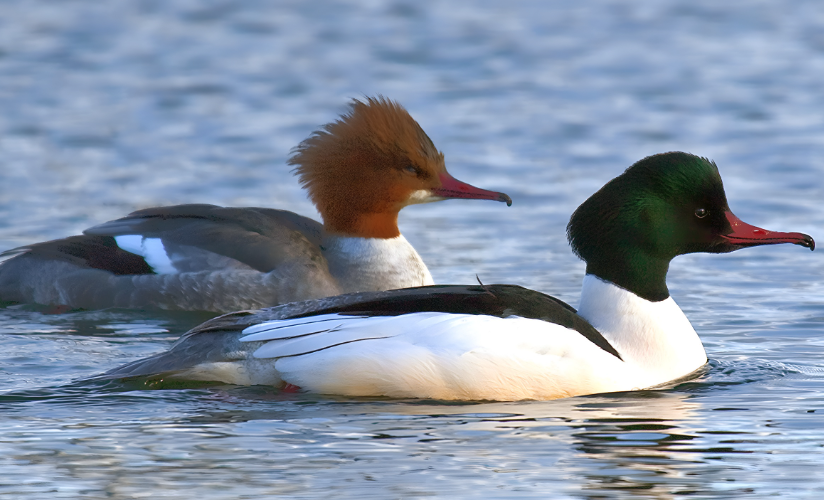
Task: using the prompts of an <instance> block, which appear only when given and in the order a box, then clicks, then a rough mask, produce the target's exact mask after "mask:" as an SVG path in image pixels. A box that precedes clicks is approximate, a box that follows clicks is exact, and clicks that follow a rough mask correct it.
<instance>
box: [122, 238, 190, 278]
mask: <svg viewBox="0 0 824 500" xmlns="http://www.w3.org/2000/svg"><path fill="white" fill-rule="evenodd" d="M114 241H115V242H117V246H119V247H120V248H122V249H123V250H125V251H127V252H131V253H133V254H135V255H139V256H141V257H143V260H145V261H146V263H147V264H149V266H151V268H152V270H153V271H154V272H156V273H157V274H176V273H177V268H175V266H174V264H172V261H171V259H169V255H168V253H167V252H166V248H165V247H164V246H163V241H162V240H161V239H160V238H145V237H143V236H142V235H140V234H123V235H120V236H115V237H114Z"/></svg>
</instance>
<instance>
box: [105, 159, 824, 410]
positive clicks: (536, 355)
mask: <svg viewBox="0 0 824 500" xmlns="http://www.w3.org/2000/svg"><path fill="white" fill-rule="evenodd" d="M567 233H568V239H569V242H570V244H571V246H572V249H573V251H574V252H575V253H576V254H577V255H578V256H579V257H581V258H582V259H583V260H585V261H586V263H587V271H586V272H587V274H586V276H585V277H584V284H583V289H582V291H581V304H580V307H579V310H578V311H577V313H576V311H575V309H573V308H572V307H570V306H568V305H567V304H565V303H563V302H561V301H560V300H558V299H555V298H552V297H550V296H547V295H544V294H542V293H540V292H535V291H531V290H527V289H524V288H521V287H518V286H513V285H491V286H456V285H452V286H434V287H422V288H414V289H407V290H393V291H386V292H373V293H361V294H349V295H343V296H340V297H329V298H325V299H321V300H317V301H307V302H301V303H296V304H287V305H283V306H280V307H275V308H270V309H264V310H261V311H257V312H249V311H246V312H239V313H234V314H229V315H225V316H222V317H219V318H215V319H213V320H211V321H209V322H206V323H204V324H203V325H201V326H199V327H197V328H195V329H194V330H192V331H190V332H188V333H187V334H186V335H184V336H183V337H182V338H181V339H180V340H178V342H177V343H176V344H175V345H173V346H172V348H171V349H170V350H169V351H167V352H166V353H163V354H159V355H156V356H153V357H151V358H147V359H144V360H141V361H136V362H134V363H132V364H129V365H126V366H124V367H121V368H118V369H115V370H113V371H111V372H109V373H107V374H104V375H102V377H105V378H128V377H147V376H148V377H153V378H167V379H187V380H206V381H217V382H225V383H231V384H271V385H275V386H279V387H286V388H288V389H294V390H296V389H297V388H300V389H301V390H306V391H312V392H316V393H326V394H340V395H346V396H389V397H397V398H432V399H447V400H521V399H554V398H560V397H567V396H576V395H582V394H593V393H602V392H614V391H626V390H634V389H642V388H649V387H654V386H658V385H661V384H664V383H666V382H670V381H673V380H676V379H679V378H682V377H685V376H687V375H689V374H690V373H692V372H694V371H695V370H697V369H699V368H701V367H702V366H703V365H704V364H705V363H706V361H707V356H706V353H705V352H704V347H703V345H702V344H701V340H700V339H699V338H698V335H696V333H695V330H693V328H692V326H691V325H690V323H689V321H688V320H687V318H686V316H684V313H683V312H681V309H679V308H678V306H677V305H676V304H675V301H673V299H672V298H671V297H670V296H669V292H668V290H667V284H666V275H667V268H668V266H669V263H670V260H672V258H673V257H675V256H677V255H681V254H686V253H690V252H709V253H722V252H732V251H734V250H738V249H740V248H744V247H750V246H756V245H769V244H776V243H795V244H798V245H802V246H805V247H808V248H810V249H813V248H814V247H815V242H814V241H813V239H812V238H811V237H810V236H808V235H806V234H801V233H779V232H772V231H766V230H764V229H760V228H757V227H754V226H751V225H749V224H745V223H744V222H742V221H741V220H740V219H738V218H737V217H736V216H735V215H733V214H732V212H730V210H729V208H728V206H727V199H726V195H725V193H724V187H723V185H722V183H721V177H720V175H719V174H718V169H717V167H716V166H715V163H713V162H710V161H708V160H706V159H704V158H699V157H697V156H693V155H690V154H686V153H678V152H675V153H665V154H659V155H655V156H650V157H648V158H645V159H643V160H641V161H639V162H638V163H636V164H634V165H633V166H631V167H630V168H629V169H627V170H626V172H624V173H623V174H622V175H620V176H618V177H617V178H615V179H613V180H612V181H610V182H609V183H607V184H606V185H605V186H604V187H603V188H602V189H601V190H600V191H598V192H597V193H595V194H594V195H592V196H591V197H590V198H589V199H588V200H586V201H585V202H584V203H583V204H582V205H581V206H580V207H578V209H577V210H576V211H575V213H574V214H573V215H572V218H571V219H570V222H569V225H568V226H567Z"/></svg>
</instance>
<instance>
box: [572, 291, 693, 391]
mask: <svg viewBox="0 0 824 500" xmlns="http://www.w3.org/2000/svg"><path fill="white" fill-rule="evenodd" d="M578 314H579V315H581V316H582V317H584V318H585V319H586V320H587V321H589V322H590V323H591V324H592V326H594V327H595V328H596V329H597V330H598V331H599V332H601V334H602V335H603V336H604V337H605V338H606V339H607V340H608V341H609V343H610V344H612V345H613V347H615V348H616V349H617V350H618V352H619V353H621V357H622V358H623V359H624V361H626V362H627V363H628V364H632V365H634V366H636V367H637V368H638V369H639V370H640V372H641V373H643V374H644V379H643V380H641V381H639V383H640V384H641V387H651V386H654V385H658V384H662V383H664V382H668V381H670V380H674V379H677V378H680V377H683V376H685V375H688V374H689V373H692V372H693V371H695V370H697V369H698V368H700V367H701V366H702V365H704V363H706V362H707V354H706V352H705V351H704V346H703V344H702V343H701V339H700V338H698V334H696V333H695V330H694V329H693V328H692V325H691V324H690V322H689V320H688V319H687V317H686V316H685V315H684V313H683V312H682V311H681V309H680V308H679V307H678V304H676V303H675V301H674V300H673V299H672V297H669V298H667V299H666V300H662V301H660V302H650V301H648V300H645V299H642V298H641V297H638V296H637V295H635V294H634V293H632V292H630V291H628V290H625V289H623V288H620V287H618V286H616V285H614V284H612V283H609V282H607V281H604V280H602V279H600V278H598V277H596V276H593V275H587V276H586V277H584V283H583V287H582V289H581V304H580V306H579V307H578Z"/></svg>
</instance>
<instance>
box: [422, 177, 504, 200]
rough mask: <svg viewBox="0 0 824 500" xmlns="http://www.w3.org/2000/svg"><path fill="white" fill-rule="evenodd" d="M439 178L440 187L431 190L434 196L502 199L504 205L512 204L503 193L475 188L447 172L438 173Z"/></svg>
mask: <svg viewBox="0 0 824 500" xmlns="http://www.w3.org/2000/svg"><path fill="white" fill-rule="evenodd" d="M440 179H441V187H439V188H435V189H433V190H432V194H433V195H435V196H440V197H441V198H467V199H472V200H493V201H502V202H504V203H506V206H511V205H512V198H510V197H509V196H508V195H506V194H504V193H498V192H496V191H487V190H486V189H481V188H476V187H475V186H472V185H470V184H467V183H465V182H461V181H459V180H458V179H456V178H454V177H452V176H451V175H449V174H447V173H442V174H440Z"/></svg>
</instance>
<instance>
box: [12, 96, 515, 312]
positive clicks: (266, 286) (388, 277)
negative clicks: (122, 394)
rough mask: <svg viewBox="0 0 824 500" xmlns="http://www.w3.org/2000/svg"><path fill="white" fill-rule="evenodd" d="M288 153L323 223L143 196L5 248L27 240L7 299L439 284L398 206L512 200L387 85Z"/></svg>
mask: <svg viewBox="0 0 824 500" xmlns="http://www.w3.org/2000/svg"><path fill="white" fill-rule="evenodd" d="M289 164H290V165H294V166H295V167H296V168H295V170H294V171H295V173H296V174H297V175H298V177H299V179H300V182H301V184H302V185H303V187H305V188H306V189H307V190H308V192H309V197H310V198H311V200H312V202H313V203H314V204H315V206H316V207H317V209H318V211H319V212H320V214H321V216H322V217H323V224H322V225H321V224H320V223H318V222H316V221H314V220H312V219H309V218H306V217H303V216H300V215H297V214H295V213H292V212H287V211H284V210H274V209H269V208H223V207H218V206H214V205H177V206H169V207H160V208H148V209H145V210H139V211H137V212H133V213H131V214H129V215H128V216H126V217H124V218H122V219H117V220H114V221H110V222H106V223H104V224H101V225H98V226H95V227H92V228H90V229H87V230H86V231H84V235H82V236H72V237H69V238H65V239H61V240H54V241H48V242H45V243H38V244H34V245H29V246H26V247H21V248H17V249H14V250H10V251H7V252H5V253H4V254H0V256H9V255H15V254H19V255H16V256H15V257H13V258H11V259H9V260H7V261H5V262H3V263H2V264H0V301H7V302H23V303H32V302H34V303H39V304H46V305H60V306H69V307H72V308H84V309H98V308H106V307H123V308H161V309H175V310H202V311H219V312H228V311H236V310H238V309H248V308H260V307H267V306H274V305H277V304H282V303H285V302H293V301H297V300H308V299H317V298H320V297H327V296H330V295H339V294H341V293H349V292H357V291H375V290H389V289H394V288H405V287H413V286H422V285H431V284H433V281H432V276H431V275H430V273H429V270H428V269H427V267H426V265H425V264H424V263H423V260H421V257H420V256H419V255H418V253H417V252H416V251H415V249H414V248H413V247H412V245H410V244H409V243H408V242H407V241H406V239H405V238H404V237H403V236H402V235H401V233H400V231H399V230H398V212H399V211H400V210H401V209H402V208H403V207H405V206H407V205H412V204H416V203H427V202H432V201H439V200H445V199H448V198H473V199H482V200H495V201H503V202H506V204H507V205H511V204H512V200H511V199H510V198H509V196H507V195H506V194H503V193H497V192H492V191H487V190H484V189H479V188H476V187H474V186H470V185H469V184H466V183H463V182H461V181H458V180H457V179H455V178H454V177H452V176H451V175H450V174H449V172H447V170H446V167H445V164H444V156H443V153H441V152H439V151H438V150H437V148H435V145H434V144H433V143H432V141H431V140H430V139H429V137H428V136H427V135H426V133H424V131H423V129H421V127H420V126H419V125H418V123H417V122H416V121H415V120H414V119H413V118H412V117H411V116H410V115H409V113H408V112H407V111H406V110H405V109H404V108H403V107H402V106H401V105H400V104H398V103H396V102H393V101H391V100H388V99H385V98H383V97H380V96H379V97H377V98H366V100H365V102H362V101H359V100H357V99H354V100H353V101H352V103H351V109H350V111H349V113H348V114H344V115H342V116H341V117H340V119H339V120H337V121H335V122H333V123H329V124H327V125H325V126H324V127H322V128H321V129H320V130H318V131H316V132H314V134H313V135H312V136H310V137H309V138H308V139H306V140H305V141H303V142H302V143H301V144H300V145H299V146H297V148H295V151H294V154H293V156H292V157H291V159H290V160H289Z"/></svg>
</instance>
